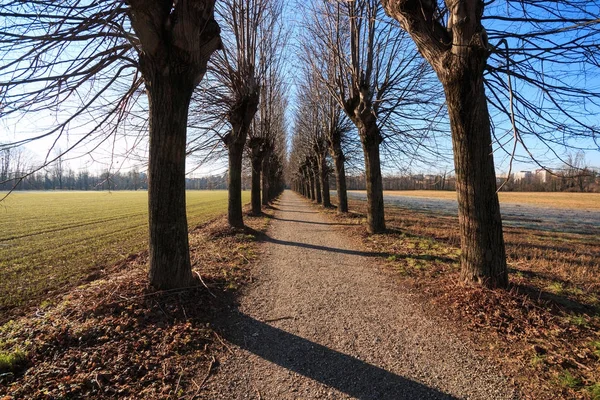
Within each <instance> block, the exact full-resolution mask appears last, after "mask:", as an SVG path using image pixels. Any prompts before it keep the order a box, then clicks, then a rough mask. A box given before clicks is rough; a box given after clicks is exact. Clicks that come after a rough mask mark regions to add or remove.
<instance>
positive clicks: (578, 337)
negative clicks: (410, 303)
mask: <svg viewBox="0 0 600 400" xmlns="http://www.w3.org/2000/svg"><path fill="white" fill-rule="evenodd" d="M350 206H351V207H350V208H351V210H355V213H353V214H351V215H349V216H337V215H336V216H335V218H341V219H343V220H344V222H346V223H350V222H353V223H355V224H356V228H355V229H354V230H353V232H354V234H355V235H356V237H358V238H360V239H361V240H362V242H363V244H364V245H365V246H367V248H368V249H370V250H371V251H374V252H382V253H385V254H387V256H386V257H387V259H386V262H387V263H388V265H389V266H390V268H392V269H393V270H395V271H396V272H397V276H398V277H399V279H401V281H402V282H403V283H405V284H410V285H413V286H414V287H416V288H417V291H418V292H420V293H423V294H424V295H425V296H426V297H427V300H428V303H429V304H433V306H432V312H434V313H437V314H439V315H440V316H442V317H443V318H449V319H450V320H451V322H453V324H452V325H455V326H461V327H466V328H467V330H468V331H470V332H472V333H473V334H474V337H475V338H476V341H477V342H478V343H480V345H481V347H482V349H484V351H486V352H487V353H488V354H490V355H491V356H492V357H494V358H496V359H498V360H499V361H500V362H502V363H503V364H504V365H505V366H507V368H509V370H512V371H513V372H514V376H516V377H517V378H518V379H519V381H520V384H521V386H522V388H523V392H524V395H525V397H526V398H536V399H538V398H539V399H546V398H579V399H600V333H599V332H600V237H599V236H598V235H578V234H567V233H552V232H542V231H536V230H532V229H525V228H505V240H506V246H507V256H508V263H509V267H510V281H511V284H510V288H509V289H508V290H496V291H492V290H486V289H482V288H477V287H471V286H468V285H464V284H462V283H461V282H460V279H459V257H460V242H459V237H458V223H457V218H455V217H445V216H435V215H431V214H425V213H419V212H415V211H412V210H403V209H401V208H393V207H388V208H387V209H386V214H387V215H386V222H387V225H388V228H389V233H387V234H384V235H368V234H367V233H366V231H365V229H364V222H365V220H364V218H363V216H364V213H365V211H366V210H365V203H364V202H360V201H351V203H350ZM332 215H335V214H334V213H333V212H332ZM347 231H348V230H347ZM350 231H351V230H350ZM351 232H352V231H351Z"/></svg>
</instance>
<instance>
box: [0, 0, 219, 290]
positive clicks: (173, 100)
mask: <svg viewBox="0 0 600 400" xmlns="http://www.w3.org/2000/svg"><path fill="white" fill-rule="evenodd" d="M0 12H1V13H2V15H3V18H5V21H6V23H4V24H3V25H2V28H0V53H1V55H2V65H1V67H0V87H2V111H1V116H2V117H7V118H16V117H17V116H18V115H22V114H23V113H33V112H37V111H44V110H54V111H56V112H57V119H58V123H56V124H54V126H53V127H52V128H49V129H48V130H47V131H45V132H42V133H39V134H36V135H34V136H31V137H26V138H22V139H19V140H16V141H15V142H13V143H11V144H9V146H19V145H22V144H25V143H29V142H32V141H35V140H37V139H41V138H46V137H52V136H54V137H55V146H56V143H58V139H59V138H60V137H62V136H64V135H67V134H68V132H69V130H70V129H69V128H71V127H81V126H83V127H85V128H86V129H85V131H86V133H85V134H83V135H81V137H78V138H77V140H75V141H74V143H73V144H72V145H70V146H69V147H68V148H67V149H65V152H69V151H71V150H73V149H74V148H77V147H78V146H82V145H85V144H90V143H91V141H92V140H95V143H94V144H93V145H92V148H97V147H99V146H101V145H102V144H103V143H105V142H106V141H107V140H108V138H110V137H111V135H114V134H116V128H117V126H119V124H120V123H121V122H122V121H123V120H124V119H125V118H126V116H127V115H128V110H131V108H132V107H133V106H134V105H135V103H136V102H137V101H138V99H139V96H140V91H139V89H140V87H141V85H142V84H145V87H146V93H147V95H148V103H149V113H150V115H149V124H148V129H149V165H148V179H149V191H148V204H149V228H150V229H149V250H150V273H149V278H150V282H151V284H152V285H153V286H155V287H157V288H161V289H168V288H175V287H183V286H187V285H189V284H190V282H191V280H192V271H191V264H190V259H189V245H188V227H187V220H186V209H185V155H186V128H187V115H188V106H189V102H190V98H191V95H192V92H193V90H194V88H195V87H196V85H197V84H198V83H199V82H200V80H201V79H202V77H203V76H204V73H205V72H206V64H207V62H208V59H209V58H210V56H211V54H212V53H213V52H214V51H215V50H217V49H218V48H219V47H220V46H221V41H220V36H219V32H220V30H219V26H218V24H217V23H216V22H215V20H214V17H213V14H214V0H180V1H177V2H164V1H158V0H130V1H128V2H124V1H118V0H114V1H107V2H84V3H82V2H79V1H61V2H56V1H36V2H28V1H11V2H3V3H2V4H0ZM138 60H139V61H138ZM70 107H72V110H71V109H70ZM55 146H53V148H51V149H50V150H49V152H48V155H50V154H51V151H52V150H53V149H54V148H55ZM55 160H56V157H47V159H46V161H45V162H44V163H43V165H42V167H43V166H45V165H48V164H50V163H52V162H53V161H55Z"/></svg>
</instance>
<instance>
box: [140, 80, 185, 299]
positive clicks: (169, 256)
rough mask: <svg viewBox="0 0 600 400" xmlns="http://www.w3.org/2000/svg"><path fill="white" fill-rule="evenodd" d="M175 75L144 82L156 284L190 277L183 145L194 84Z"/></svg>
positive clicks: (180, 282) (151, 253)
mask: <svg viewBox="0 0 600 400" xmlns="http://www.w3.org/2000/svg"><path fill="white" fill-rule="evenodd" d="M171 79H172V81H175V80H176V79H177V78H171ZM172 81H169V80H168V79H167V78H166V77H162V76H156V77H155V79H153V80H152V81H151V82H150V83H147V85H146V86H147V90H148V99H149V103H150V155H149V160H148V211H149V222H150V223H149V262H150V271H149V279H150V283H151V284H152V286H154V287H155V288H157V289H172V288H179V287H185V286H189V285H190V283H191V282H192V267H191V264H190V255H189V244H188V225H187V217H186V204H185V149H186V128H187V116H188V107H189V103H190V98H191V95H192V91H193V89H194V87H193V86H192V85H186V84H184V83H182V82H172Z"/></svg>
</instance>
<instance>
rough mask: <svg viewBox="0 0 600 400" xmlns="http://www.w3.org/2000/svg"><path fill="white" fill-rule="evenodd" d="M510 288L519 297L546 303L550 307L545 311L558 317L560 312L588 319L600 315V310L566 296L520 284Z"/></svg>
mask: <svg viewBox="0 0 600 400" xmlns="http://www.w3.org/2000/svg"><path fill="white" fill-rule="evenodd" d="M521 272H523V271H521ZM554 280H556V279H554ZM511 287H512V288H514V289H515V290H516V291H517V292H518V293H520V294H521V295H524V296H526V297H528V298H529V299H530V300H531V301H532V302H534V303H540V302H542V303H546V304H547V305H549V306H550V307H547V309H548V310H549V311H551V312H552V313H553V314H557V315H558V314H560V313H561V312H564V313H567V314H583V315H586V316H588V317H593V316H598V315H599V313H600V309H599V308H598V307H597V306H594V305H591V304H586V303H582V302H580V301H578V300H574V299H572V298H570V297H569V296H567V295H566V294H556V293H551V292H549V291H547V290H542V289H539V288H537V287H535V286H532V285H528V284H521V283H512V284H511ZM552 306H553V307H552Z"/></svg>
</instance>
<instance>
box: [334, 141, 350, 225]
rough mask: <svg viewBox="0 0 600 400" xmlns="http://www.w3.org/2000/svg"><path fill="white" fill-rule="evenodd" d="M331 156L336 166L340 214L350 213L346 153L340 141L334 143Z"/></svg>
mask: <svg viewBox="0 0 600 400" xmlns="http://www.w3.org/2000/svg"><path fill="white" fill-rule="evenodd" d="M331 146H332V148H331V149H330V151H331V156H332V158H333V163H334V165H335V182H336V187H337V197H338V212H340V213H347V212H348V191H347V189H346V168H345V166H344V161H345V158H344V153H343V152H342V146H341V144H340V143H339V141H338V142H337V143H336V142H333V143H332V145H331Z"/></svg>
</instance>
